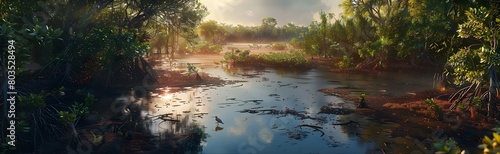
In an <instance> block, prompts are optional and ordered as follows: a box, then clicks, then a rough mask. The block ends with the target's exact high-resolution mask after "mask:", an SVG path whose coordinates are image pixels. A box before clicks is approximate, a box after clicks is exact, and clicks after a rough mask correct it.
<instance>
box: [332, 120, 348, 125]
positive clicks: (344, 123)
mask: <svg viewBox="0 0 500 154" xmlns="http://www.w3.org/2000/svg"><path fill="white" fill-rule="evenodd" d="M350 123H353V121H352V120H349V121H348V122H341V123H333V124H332V125H348V124H350Z"/></svg>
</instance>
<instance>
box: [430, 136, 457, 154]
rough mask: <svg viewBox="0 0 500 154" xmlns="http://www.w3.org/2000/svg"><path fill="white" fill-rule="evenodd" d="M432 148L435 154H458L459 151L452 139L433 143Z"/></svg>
mask: <svg viewBox="0 0 500 154" xmlns="http://www.w3.org/2000/svg"><path fill="white" fill-rule="evenodd" d="M434 147H435V148H436V154H458V153H460V151H461V150H460V147H458V146H457V145H456V142H455V140H454V139H453V138H450V139H448V140H440V141H439V142H437V143H434Z"/></svg>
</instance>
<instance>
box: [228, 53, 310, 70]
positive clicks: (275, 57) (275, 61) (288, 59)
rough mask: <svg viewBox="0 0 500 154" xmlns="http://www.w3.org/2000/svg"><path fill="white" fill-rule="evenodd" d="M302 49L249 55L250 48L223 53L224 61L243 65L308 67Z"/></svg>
mask: <svg viewBox="0 0 500 154" xmlns="http://www.w3.org/2000/svg"><path fill="white" fill-rule="evenodd" d="M305 56H306V54H305V53H304V52H303V51H290V52H271V53H265V54H264V53H262V54H258V55H250V50H245V51H242V52H241V51H239V50H236V52H227V53H226V54H225V55H224V59H225V61H226V62H231V63H233V64H243V65H247V64H248V65H258V64H261V65H267V66H275V67H309V61H307V60H306V58H305Z"/></svg>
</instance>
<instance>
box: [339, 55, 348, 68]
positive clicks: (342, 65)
mask: <svg viewBox="0 0 500 154" xmlns="http://www.w3.org/2000/svg"><path fill="white" fill-rule="evenodd" d="M351 65H352V58H350V57H348V56H342V61H340V62H339V63H338V64H337V66H338V67H340V68H351V67H352V66H351Z"/></svg>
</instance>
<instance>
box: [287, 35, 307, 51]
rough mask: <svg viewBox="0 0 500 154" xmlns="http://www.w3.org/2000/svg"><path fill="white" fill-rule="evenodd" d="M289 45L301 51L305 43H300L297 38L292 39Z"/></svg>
mask: <svg viewBox="0 0 500 154" xmlns="http://www.w3.org/2000/svg"><path fill="white" fill-rule="evenodd" d="M289 44H290V45H291V46H292V47H293V48H294V49H301V48H302V46H304V41H299V40H297V39H296V38H292V40H290V42H289Z"/></svg>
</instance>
